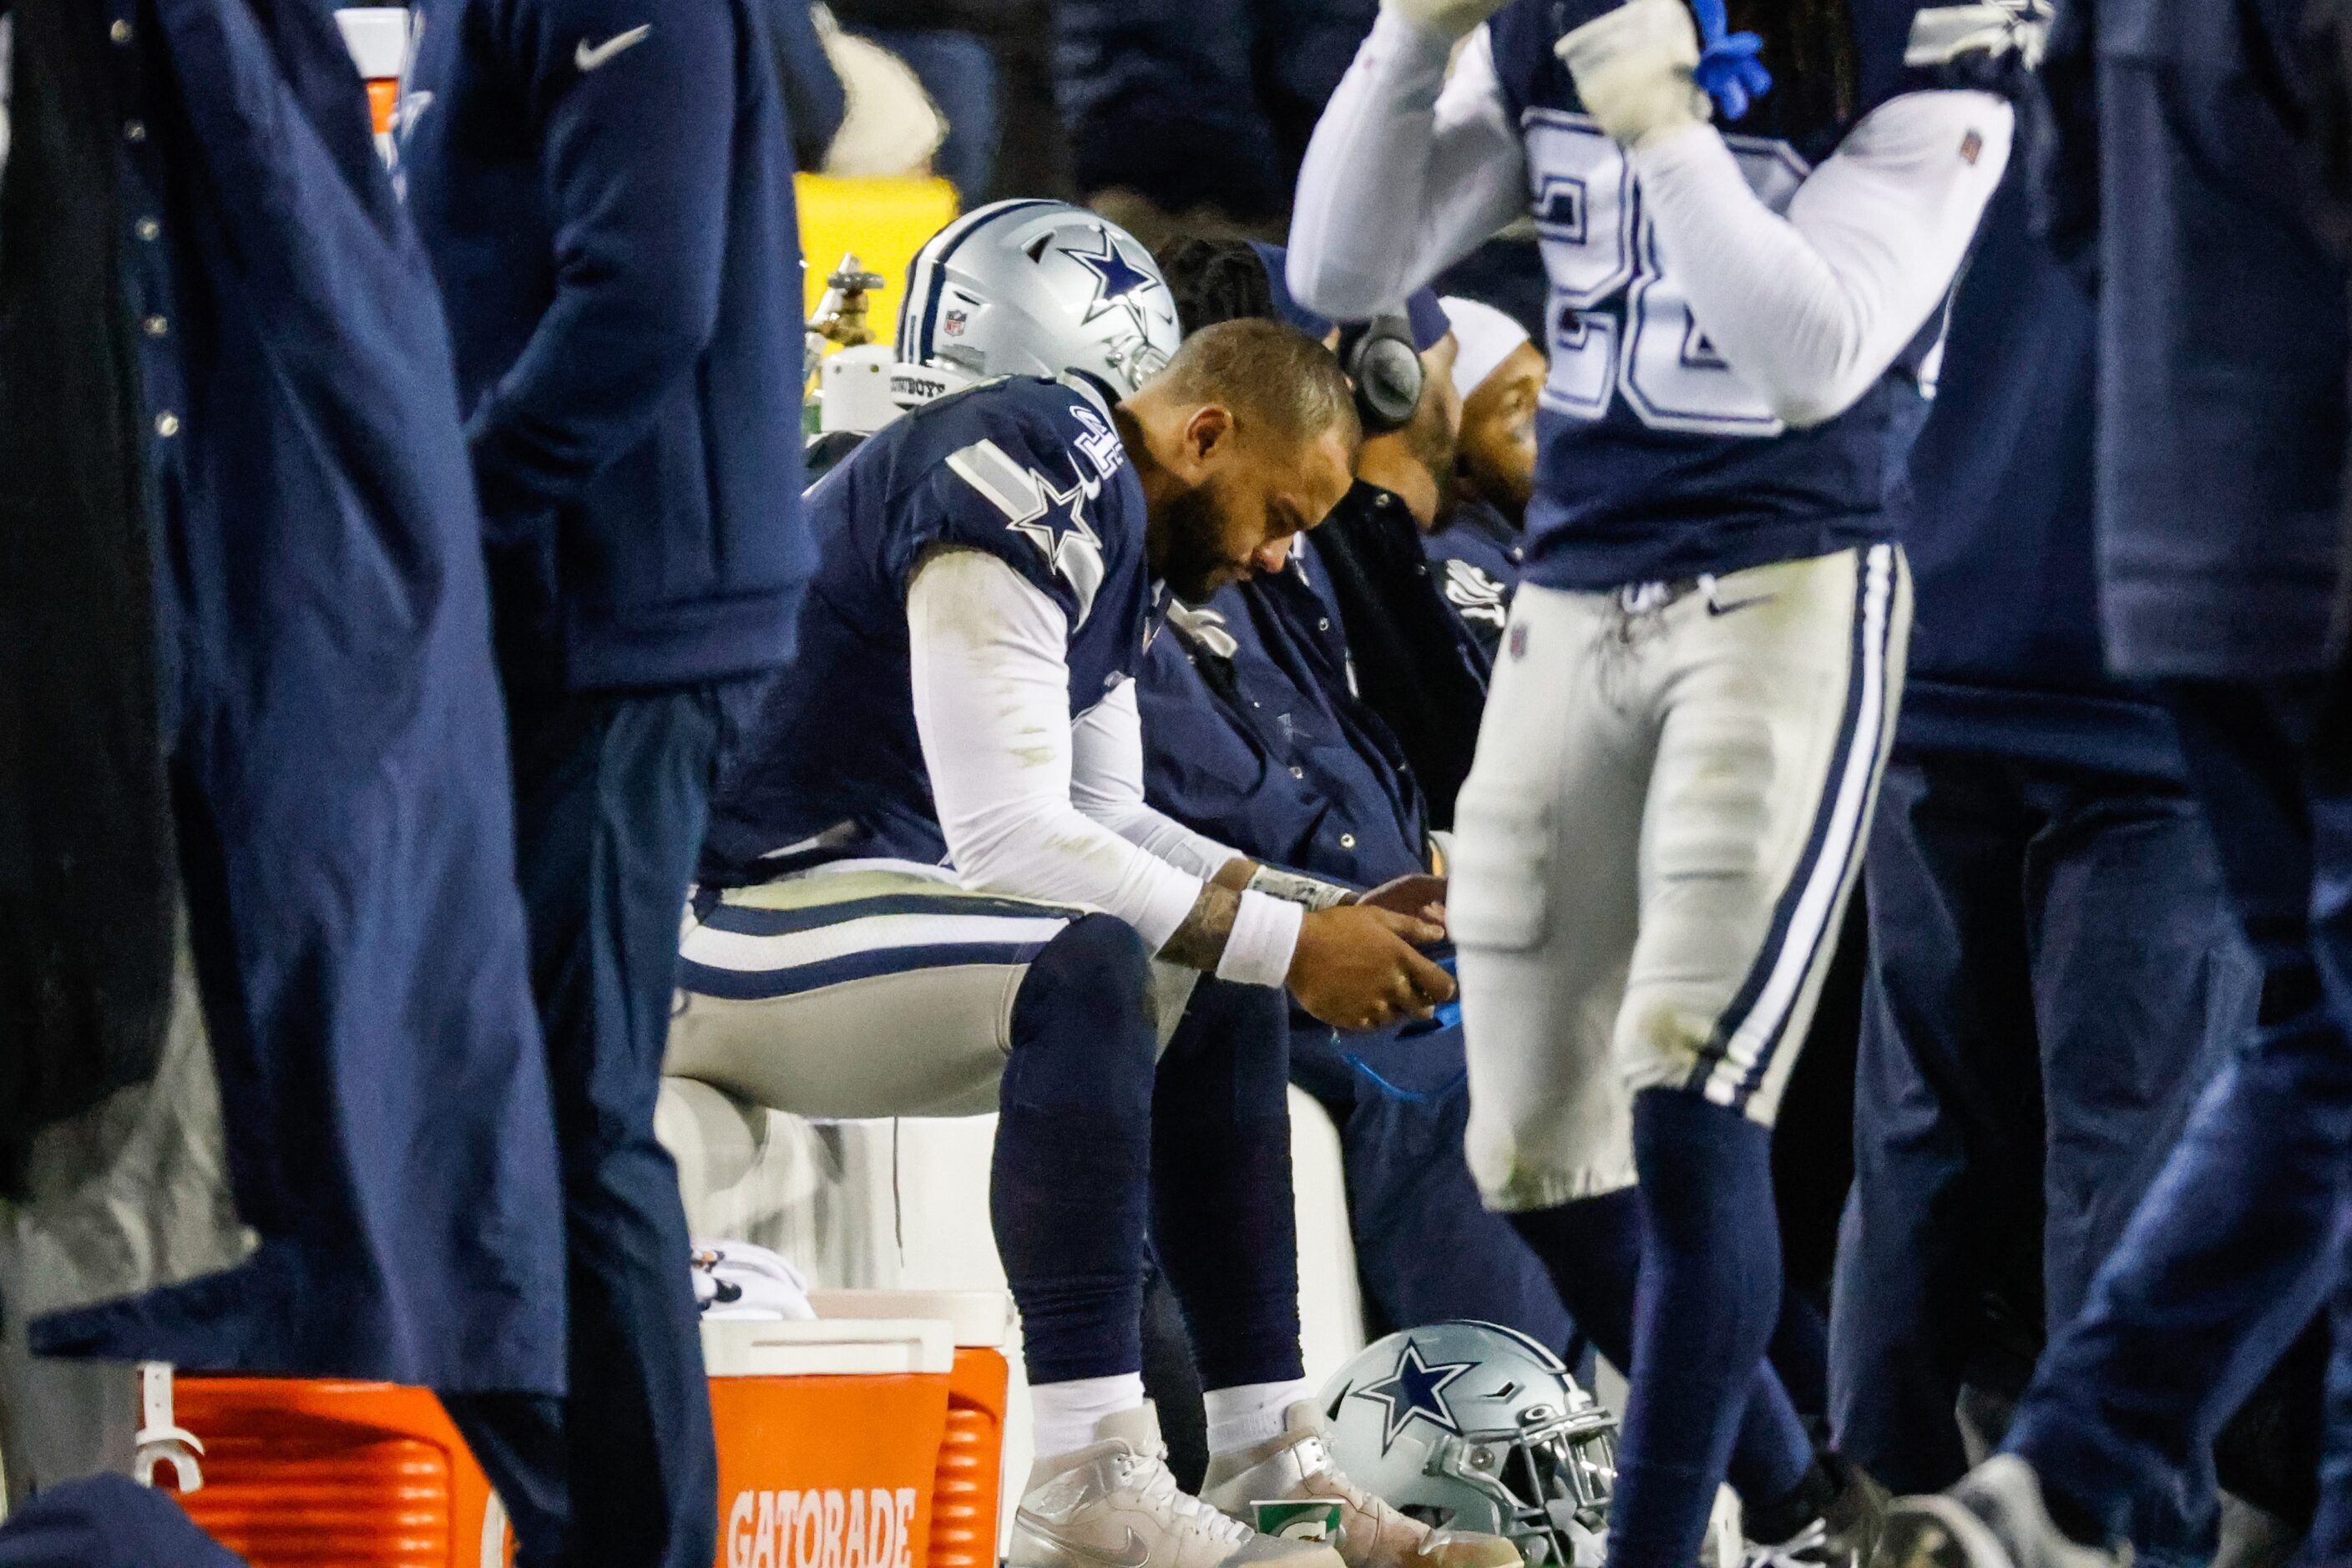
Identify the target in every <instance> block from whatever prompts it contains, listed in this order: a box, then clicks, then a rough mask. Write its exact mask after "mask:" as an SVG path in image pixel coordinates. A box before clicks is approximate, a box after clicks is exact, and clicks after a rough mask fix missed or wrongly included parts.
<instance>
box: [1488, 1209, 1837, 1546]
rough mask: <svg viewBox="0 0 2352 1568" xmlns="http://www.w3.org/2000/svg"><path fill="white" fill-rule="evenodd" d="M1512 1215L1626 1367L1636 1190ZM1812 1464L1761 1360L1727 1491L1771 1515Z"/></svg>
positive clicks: (1581, 1320)
mask: <svg viewBox="0 0 2352 1568" xmlns="http://www.w3.org/2000/svg"><path fill="white" fill-rule="evenodd" d="M1510 1217H1511V1224H1512V1226H1514V1227H1516V1228H1517V1231H1518V1233H1519V1234H1520V1236H1522V1237H1525V1238H1526V1239H1527V1243H1528V1247H1531V1248H1533V1249H1534V1251H1535V1255H1536V1256H1537V1257H1538V1258H1541V1259H1542V1260H1543V1266H1544V1269H1545V1271H1546V1272H1547V1273H1549V1275H1550V1276H1551V1280H1552V1284H1553V1286H1554V1288H1555V1289H1558V1290H1559V1299H1560V1301H1561V1303H1562V1304H1563V1305H1565V1306H1566V1307H1567V1308H1568V1312H1569V1316H1570V1317H1571V1318H1574V1319H1575V1320H1576V1326H1577V1327H1578V1329H1580V1330H1581V1331H1583V1334H1584V1337H1585V1338H1587V1339H1589V1340H1591V1342H1592V1345H1593V1348H1594V1349H1595V1350H1598V1351H1599V1352H1601V1354H1602V1355H1604V1356H1607V1357H1608V1358H1609V1360H1610V1361H1611V1363H1612V1364H1614V1365H1615V1366H1616V1367H1617V1368H1618V1370H1619V1371H1621V1372H1622V1371H1623V1370H1625V1369H1626V1368H1628V1367H1630V1366H1631V1365H1632V1364H1633V1297H1634V1288H1635V1282H1636V1280H1638V1279H1639V1278H1640V1276H1641V1261H1642V1202H1641V1194H1640V1193H1639V1191H1638V1190H1636V1189H1634V1188H1632V1187H1626V1188H1623V1189H1622V1190H1620V1191H1618V1192H1613V1193H1604V1194H1601V1196H1599V1197H1597V1198H1578V1199H1576V1200H1575V1201H1574V1202H1571V1203H1565V1204H1561V1205H1558V1206H1557V1207H1554V1208H1548V1209H1532V1210H1529V1211H1528V1212H1527V1213H1525V1214H1515V1215H1511V1216H1510ZM1812 1462H1813V1445H1812V1439H1811V1437H1810V1436H1807V1434H1806V1432H1805V1429H1804V1424H1803V1422H1802V1421H1801V1420H1800V1419H1799V1418H1798V1415H1797V1412H1796V1411H1795V1409H1794V1408H1792V1407H1791V1405H1790V1402H1789V1396H1788V1394H1787V1393H1786V1392H1784V1391H1783V1389H1782V1387H1781V1385H1780V1378H1779V1377H1778V1376H1777V1375H1775V1373H1773V1370H1772V1368H1771V1367H1770V1366H1769V1365H1759V1367H1758V1368H1757V1369H1756V1382H1755V1386H1754V1387H1753V1388H1752V1389H1751V1390H1750V1391H1749V1394H1748V1408H1747V1410H1746V1412H1745V1414H1744V1415H1743V1416H1742V1418H1741V1420H1740V1425H1739V1434H1738V1440H1737V1441H1736V1442H1735V1443H1734V1445H1733V1447H1732V1450H1731V1463H1730V1467H1729V1473H1728V1476H1727V1479H1729V1481H1730V1482H1731V1488H1732V1489H1733V1490H1734V1491H1736V1492H1738V1494H1739V1500H1740V1501H1741V1502H1743V1503H1745V1504H1746V1505H1747V1506H1748V1509H1749V1510H1751V1511H1752V1510H1766V1511H1767V1512H1769V1510H1771V1509H1772V1508H1773V1507H1774V1506H1775V1504H1776V1503H1777V1502H1779V1501H1780V1500H1785V1499H1787V1498H1789V1497H1790V1496H1792V1495H1793V1494H1794V1493H1795V1492H1796V1490H1797V1489H1799V1487H1800V1486H1801V1484H1802V1483H1803V1481H1804V1479H1805V1477H1806V1473H1807V1470H1808V1468H1810V1467H1811V1464H1812ZM1801 1522H1809V1521H1801ZM1757 1539H1758V1540H1770V1539H1779V1538H1777V1537H1765V1536H1759V1537H1757Z"/></svg>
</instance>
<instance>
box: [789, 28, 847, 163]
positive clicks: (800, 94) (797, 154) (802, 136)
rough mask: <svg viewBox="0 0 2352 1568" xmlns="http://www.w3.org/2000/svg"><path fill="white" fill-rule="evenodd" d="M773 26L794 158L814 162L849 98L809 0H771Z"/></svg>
mask: <svg viewBox="0 0 2352 1568" xmlns="http://www.w3.org/2000/svg"><path fill="white" fill-rule="evenodd" d="M775 26H776V69H777V72H778V73H779V75H780V76H781V77H782V82H783V89H784V114H785V118H786V119H788V120H789V121H791V122H792V132H793V163H794V165H795V166H797V167H799V168H803V169H815V168H819V167H822V166H823V165H824V153H825V149H826V148H828V147H830V146H832V145H833V139H834V137H835V134H836V133H838V132H840V130H841V122H842V121H843V119H844V118H845V117H846V116H847V114H848V113H849V99H848V96H847V94H846V92H845V90H844V89H843V88H842V85H841V77H840V74H839V73H838V72H836V71H835V69H834V68H833V61H832V60H831V59H829V58H826V56H825V52H824V41H823V40H821V39H820V38H818V37H817V35H816V20H815V18H814V17H813V16H810V15H809V0H775Z"/></svg>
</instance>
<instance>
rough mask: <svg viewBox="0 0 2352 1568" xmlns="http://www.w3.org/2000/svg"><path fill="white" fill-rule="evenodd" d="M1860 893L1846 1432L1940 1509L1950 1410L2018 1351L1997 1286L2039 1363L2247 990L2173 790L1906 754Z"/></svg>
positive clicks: (2196, 825)
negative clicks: (1974, 1364)
mask: <svg viewBox="0 0 2352 1568" xmlns="http://www.w3.org/2000/svg"><path fill="white" fill-rule="evenodd" d="M1864 876H1865V877H1866V878H1867V879H1868V888H1869V900H1868V902H1869V910H1870V948H1869V953H1870V957H1869V971H1868V977H1867V980H1866V983H1865V990H1864V1011H1863V1029H1862V1041H1861V1052H1860V1062H1859V1066H1858V1070H1857V1072H1856V1075H1855V1077H1856V1082H1855V1095H1854V1117H1853V1142H1854V1184H1853V1190H1852V1192H1851V1194H1849V1197H1848V1199H1847V1205H1846V1211H1845V1216H1844V1222H1843V1226H1842V1227H1841V1230H1842V1234H1841V1237H1840V1245H1839V1248H1838V1262H1837V1273H1836V1283H1835V1288H1834V1300H1833V1310H1832V1333H1831V1358H1832V1359H1831V1382H1832V1429H1833V1431H1834V1432H1835V1434H1836V1440H1837V1443H1838V1446H1839V1447H1840V1448H1841V1450H1842V1451H1843V1452H1844V1453H1845V1454H1847V1455H1848V1456H1849V1457H1851V1458H1853V1459H1854V1460H1855V1461H1856V1462H1857V1463H1859V1464H1861V1465H1862V1466H1863V1467H1864V1468H1866V1469H1868V1470H1869V1471H1870V1472H1871V1473H1872V1474H1873V1475H1874V1476H1876V1477H1877V1478H1878V1479H1880V1480H1882V1481H1885V1483H1886V1484H1887V1485H1888V1486H1890V1487H1892V1488H1893V1489H1895V1491H1897V1492H1926V1491H1934V1490H1937V1489H1942V1488H1944V1487H1947V1486H1949V1485H1951V1484H1952V1483H1953V1482H1954V1481H1956V1480H1958V1479H1959V1478H1960V1475H1961V1473H1962V1472H1963V1471H1964V1470H1965V1469H1966V1468H1967V1461H1966V1458H1965V1455H1964V1453H1963V1451H1962V1447H1961V1442H1960V1431H1959V1425H1958V1420H1957V1419H1956V1418H1955V1415H1954V1410H1953V1407H1954V1402H1955V1400H1956V1398H1957V1397H1958V1394H1959V1390H1960V1385H1961V1383H1962V1381H1963V1380H1964V1378H1965V1377H1966V1376H1967V1373H1968V1368H1969V1362H1970V1361H1971V1359H1972V1358H1974V1357H1975V1356H1977V1355H1979V1353H1980V1352H1983V1351H1984V1350H1986V1349H1987V1348H1988V1347H1989V1346H1990V1344H1992V1343H1994V1342H1997V1339H1998V1337H2000V1336H2001V1334H2002V1331H2001V1330H2000V1329H1999V1328H1997V1327H1996V1326H1995V1325H1994V1324H1993V1323H1992V1322H1991V1321H1990V1319H1989V1316H1988V1313H1987V1310H1986V1300H1987V1297H1988V1295H1989V1294H1998V1295H2000V1296H2002V1297H2004V1298H2005V1299H2006V1300H2005V1302H2004V1304H2005V1305H2007V1306H2009V1307H2011V1309H2013V1310H2016V1312H2017V1314H2018V1315H2019V1316H2020V1317H2021V1318H2022V1320H2023V1322H2022V1324H2021V1330H2022V1332H2021V1333H2014V1334H2011V1335H2010V1336H2008V1337H2009V1338H2011V1339H2021V1340H2022V1341H2023V1343H2022V1344H2021V1345H2019V1347H2018V1348H2019V1349H2020V1350H2021V1352H2022V1357H2021V1359H2030V1358H2031V1356H2032V1351H2033V1348H2034V1345H2033V1342H2032V1335H2033V1333H2034V1331H2036V1329H2037V1327H2038V1325H2039V1324H2040V1323H2042V1322H2047V1323H2048V1324H2050V1325H2051V1326H2052V1327H2053V1328H2054V1327H2055V1326H2056V1325H2058V1324H2061V1323H2063V1322H2064V1321H2066V1320H2067V1319H2069V1318H2071V1317H2073V1316H2074V1311H2075V1310H2076V1308H2078V1307H2079V1306H2080V1305H2081V1303H2082V1300H2083V1296H2084V1291H2085V1290H2086V1289H2088V1288H2089V1285H2090V1280H2091V1276H2092V1273H2093V1271H2094V1270H2095V1269H2096V1268H2097V1267H2098V1265H2099V1263H2100V1262H2101V1261H2102V1260H2103V1259H2104V1258H2105V1256H2106V1255H2107V1253H2108V1252H2109V1251H2110V1250H2112V1249H2113V1247H2114V1246H2115V1244H2116V1239H2117V1237H2120V1236H2121V1235H2122V1233H2123V1229H2124V1226H2125V1223H2126V1221H2127V1220H2128V1219H2129V1218H2130V1215H2131V1212H2132V1209H2133V1207H2134V1205H2137V1203H2138V1201H2139V1198H2140V1195H2141V1194H2143V1193H2144V1192H2146V1191H2147V1185H2148V1184H2149V1183H2150V1182H2151V1181H2152V1180H2153V1179H2154V1178H2155V1176H2156V1173H2157V1170H2158V1166H2159V1165H2160V1164H2161V1163H2162V1161H2163V1159H2164V1156H2165V1154H2166V1152H2167V1151H2168V1149H2169V1148H2170V1147H2171V1145H2172V1143H2173V1142H2174V1141H2175V1140H2176V1139H2177V1138H2178V1137H2179V1131H2180V1128H2181V1126H2182V1124H2183V1123H2184V1122H2185V1121H2186V1120H2187V1117H2188V1112H2189V1106H2190V1104H2191V1103H2192V1102H2193V1100H2194V1099H2195V1097H2196V1094H2197V1091H2198V1090H2199V1089H2200V1088H2201V1087H2202V1086H2203V1083H2204V1081H2205V1079H2207V1078H2208V1077H2210V1074H2211V1071H2212V1069H2213V1068H2215V1067H2216V1066H2218V1064H2219V1058H2220V1054H2221V1052H2223V1051H2225V1050H2227V1049H2228V1048H2229V1047H2230V1046H2231V1044H2232V1043H2233V1042H2234V1041H2235V1040H2236V1038H2238V1037H2239V1036H2240V1035H2241V1034H2242V1031H2243V1029H2244V1026H2246V1024H2248V1023H2249V1022H2251V1016H2252V999H2253V997H2252V993H2253V978H2252V973H2251V963H2250V961H2249V960H2248V959H2247V958H2246V957H2245V955H2244V953H2243V951H2242V948H2241V947H2240V946H2239V944H2238V943H2237V942H2236V941H2235V939H2234V934H2233V928H2232V926H2231V920H2230V910H2229V905H2228V901H2227V900H2226V898H2225V896H2224V894H2223V891H2222V888H2221V870H2220V868H2219V866H2218V865H2217V864H2216V862H2215V858H2214V853H2213V848H2212V845H2211V840H2210V837H2209V835H2208V833H2207V831H2206V827H2205V823H2204V820H2203V817H2202V815H2201V813H2200V809H2199V807H2198V805H2197V802H2196V799H2195V797H2194V796H2193V795H2190V794H2189V791H2188V789H2187V788H2186V787H2185V785H2184V784H2183V783H2182V782H2181V781H2179V780H2168V779H2164V778H2161V777H2147V776H2144V775H2133V774H2123V773H2107V772H2103V771H2095V770H2087V769H2080V768H2067V767H2062V766H2060V765H2058V764H2055V763H2048V762H2042V761H2038V760H2033V759H2030V758H2024V757H2016V756H2003V755H1997V754H1991V753H1987V752H1952V751H1940V750H1938V751H1924V750H1912V749H1909V748H1904V749H1899V750H1898V751H1897V752H1895V756H1894V758H1893V759H1892V760H1891V762H1890V763H1889V764H1888V767H1887V771H1886V779H1885V784H1884V785H1883V786H1882V788H1881V791H1880V795H1879V808H1878V816H1877V819H1876V822H1875V824H1874V827H1873V830H1872V836H1871V844H1870V852H1869V856H1868V858H1866V859H1865V860H1864ZM2037 1232H2038V1233H2039V1234H2038V1235H2037ZM2037 1254H2038V1257H2037ZM2037 1305H2039V1306H2040V1308H2041V1310H2040V1311H2039V1312H2037V1311H2036V1307H2037Z"/></svg>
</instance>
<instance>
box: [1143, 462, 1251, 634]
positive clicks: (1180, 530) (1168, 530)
mask: <svg viewBox="0 0 2352 1568" xmlns="http://www.w3.org/2000/svg"><path fill="white" fill-rule="evenodd" d="M1215 489H1216V485H1215V482H1214V481H1213V480H1210V479H1203V480H1202V481H1201V482H1200V483H1199V484H1197V485H1194V486H1193V487H1192V489H1188V490H1186V491H1184V492H1183V493H1182V494H1181V495H1179V496H1174V497H1171V499H1170V500H1166V501H1163V502H1162V503H1161V516H1162V518H1164V519H1165V523H1164V529H1165V531H1164V533H1163V535H1162V537H1164V538H1165V539H1166V541H1167V553H1166V555H1165V556H1164V558H1163V559H1162V560H1161V561H1160V581H1161V582H1163V583H1165V584H1168V591H1169V592H1170V593H1171V594H1173V595H1176V596H1177V597H1178V598H1180V599H1181V600H1183V601H1184V602H1185V603H1186V604H1188V605H1198V604H1203V603H1205V602H1207V600H1208V599H1209V598H1210V597H1211V596H1212V595H1214V594H1215V593H1216V591H1217V590H1218V589H1220V588H1222V587H1223V586H1224V585H1225V584H1228V583H1232V582H1235V581H1237V580H1239V579H1240V578H1241V577H1242V576H1243V575H1244V574H1245V573H1246V572H1247V571H1248V567H1247V566H1245V565H1244V564H1243V563H1238V562H1235V561H1234V559H1233V558H1232V557H1231V556H1229V555H1227V554H1226V553H1225V552H1224V547H1223V532H1224V530H1223V521H1224V509H1223V507H1221V506H1220V505H1218V504H1217V502H1218V498H1217V496H1216V494H1215V493H1214V492H1215Z"/></svg>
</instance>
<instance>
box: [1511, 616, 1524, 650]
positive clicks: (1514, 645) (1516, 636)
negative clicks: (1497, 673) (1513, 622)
mask: <svg viewBox="0 0 2352 1568" xmlns="http://www.w3.org/2000/svg"><path fill="white" fill-rule="evenodd" d="M1510 647H1511V657H1512V658H1523V657H1525V656H1526V654H1527V651H1528V628H1527V623H1525V622H1524V621H1523V622H1521V623H1520V624H1519V625H1517V626H1513V627H1512V628H1511V642H1510Z"/></svg>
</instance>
